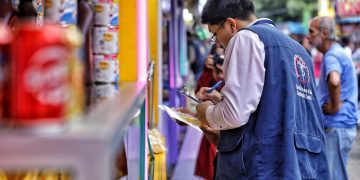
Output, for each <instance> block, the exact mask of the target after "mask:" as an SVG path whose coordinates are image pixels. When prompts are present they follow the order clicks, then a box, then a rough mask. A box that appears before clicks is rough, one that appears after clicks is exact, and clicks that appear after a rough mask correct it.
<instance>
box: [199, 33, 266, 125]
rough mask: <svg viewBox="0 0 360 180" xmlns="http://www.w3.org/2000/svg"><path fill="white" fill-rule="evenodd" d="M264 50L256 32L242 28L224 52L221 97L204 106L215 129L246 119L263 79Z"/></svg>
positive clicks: (254, 108)
mask: <svg viewBox="0 0 360 180" xmlns="http://www.w3.org/2000/svg"><path fill="white" fill-rule="evenodd" d="M264 61H265V50H264V44H263V43H262V42H261V40H260V39H259V36H258V35H257V34H255V33H254V32H252V31H249V30H242V31H240V32H238V33H237V34H236V35H235V36H234V37H233V38H232V39H231V40H230V42H229V44H228V47H227V49H226V52H225V60H224V65H223V68H224V76H225V86H224V87H223V89H222V91H221V94H222V96H223V99H222V101H221V102H219V103H218V104H216V105H212V106H209V107H208V108H207V109H206V119H207V121H208V122H209V124H210V126H211V127H213V128H216V129H222V130H226V129H234V128H237V127H240V126H242V125H244V124H246V123H247V122H248V119H249V116H250V114H251V113H253V112H254V111H255V110H256V108H257V106H258V104H259V101H260V98H261V94H262V91H263V86H264V81H265V67H264Z"/></svg>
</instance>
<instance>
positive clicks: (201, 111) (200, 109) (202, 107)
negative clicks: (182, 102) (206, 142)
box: [195, 101, 213, 126]
mask: <svg viewBox="0 0 360 180" xmlns="http://www.w3.org/2000/svg"><path fill="white" fill-rule="evenodd" d="M210 105H213V103H212V102H211V101H205V102H202V103H200V104H199V105H197V106H196V111H197V113H196V115H195V117H196V118H198V119H199V120H200V122H201V123H202V124H204V125H206V126H210V125H209V122H208V121H207V120H206V109H207V108H208V107H209V106H210Z"/></svg>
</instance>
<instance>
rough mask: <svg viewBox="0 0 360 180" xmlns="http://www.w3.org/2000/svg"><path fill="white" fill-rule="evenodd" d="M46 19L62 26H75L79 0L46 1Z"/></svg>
mask: <svg viewBox="0 0 360 180" xmlns="http://www.w3.org/2000/svg"><path fill="white" fill-rule="evenodd" d="M45 17H46V18H47V19H48V20H49V21H52V22H54V23H58V24H61V25H70V24H73V25H75V24H76V22H77V0H45Z"/></svg>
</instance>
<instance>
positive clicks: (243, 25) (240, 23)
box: [236, 15, 257, 30]
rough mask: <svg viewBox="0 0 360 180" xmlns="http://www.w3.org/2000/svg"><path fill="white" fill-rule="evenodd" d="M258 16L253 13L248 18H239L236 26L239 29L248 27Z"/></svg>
mask: <svg viewBox="0 0 360 180" xmlns="http://www.w3.org/2000/svg"><path fill="white" fill-rule="evenodd" d="M256 19H257V18H256V16H255V15H251V16H250V17H249V18H248V19H247V20H237V21H236V27H237V29H238V30H240V29H243V28H246V27H248V26H249V24H250V23H252V22H254V21H256Z"/></svg>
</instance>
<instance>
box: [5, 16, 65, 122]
mask: <svg viewBox="0 0 360 180" xmlns="http://www.w3.org/2000/svg"><path fill="white" fill-rule="evenodd" d="M69 52H70V48H69V46H68V45H67V44H66V41H65V40H64V33H63V29H61V28H59V27H57V26H53V25H45V26H44V27H43V28H38V27H36V25H35V24H34V23H23V24H21V25H20V26H19V29H18V31H17V32H16V35H15V38H14V40H13V43H12V44H11V63H10V64H11V65H10V72H11V73H10V74H11V77H10V89H9V93H10V102H9V104H10V110H9V113H10V117H11V119H12V120H13V123H14V124H15V125H17V126H38V125H50V124H56V125H59V124H62V123H63V121H64V119H65V116H66V111H67V109H66V108H67V102H68V101H69V98H70V94H69Z"/></svg>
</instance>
